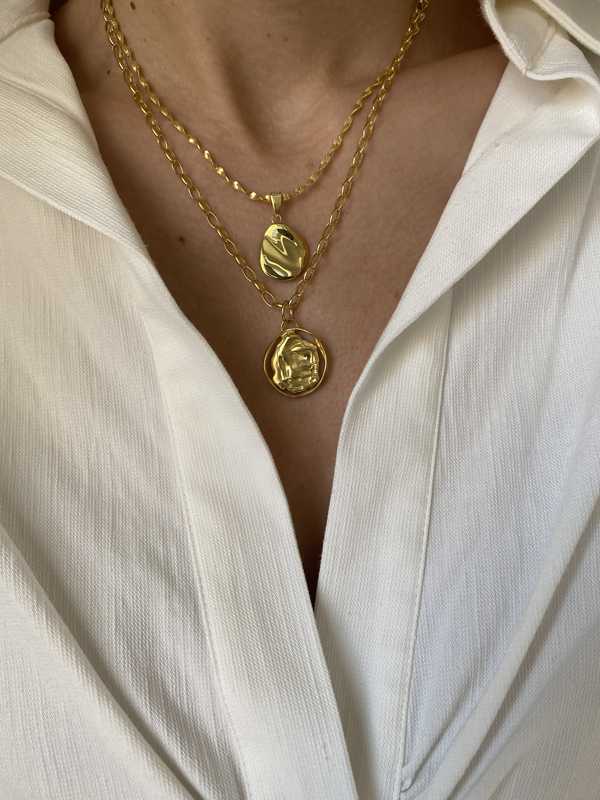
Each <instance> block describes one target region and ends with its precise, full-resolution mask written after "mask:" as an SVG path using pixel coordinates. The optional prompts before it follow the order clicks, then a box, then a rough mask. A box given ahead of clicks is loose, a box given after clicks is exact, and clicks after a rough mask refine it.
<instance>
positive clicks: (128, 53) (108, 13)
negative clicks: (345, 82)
mask: <svg viewBox="0 0 600 800" xmlns="http://www.w3.org/2000/svg"><path fill="white" fill-rule="evenodd" d="M425 5H426V4H425ZM104 19H105V21H106V22H107V23H108V22H109V21H110V24H111V28H112V32H113V35H114V36H115V38H116V39H118V41H119V45H120V46H121V50H122V51H123V54H124V56H125V57H126V58H127V60H128V61H129V65H130V67H131V71H132V72H133V73H135V75H137V79H138V81H139V84H140V86H141V87H142V88H143V89H144V91H146V92H147V94H148V97H149V98H150V100H151V102H152V103H154V105H155V106H156V107H157V108H158V110H159V111H160V113H161V114H162V115H163V116H164V117H166V118H167V119H168V120H169V122H170V123H171V124H172V125H173V126H174V127H175V128H176V129H177V130H178V131H179V132H180V133H182V134H183V135H184V136H185V138H186V139H187V140H188V142H189V143H190V144H191V145H193V146H194V147H196V148H197V149H198V150H199V151H200V152H201V153H202V155H203V156H204V158H205V159H206V160H207V161H208V162H209V163H210V164H211V166H212V167H213V169H214V170H215V172H216V173H217V175H220V177H221V178H223V179H224V180H226V181H227V183H228V184H229V185H230V186H231V187H233V188H234V189H235V190H236V191H237V192H241V193H242V194H244V195H246V197H248V198H250V200H259V201H261V202H263V203H270V202H271V195H270V194H265V195H261V194H259V193H258V192H254V191H251V190H248V189H245V188H244V187H243V186H242V184H241V183H240V182H239V181H236V180H235V179H234V178H232V177H231V176H230V175H228V174H227V172H226V171H225V168H224V167H222V166H221V165H220V164H218V163H217V161H216V160H215V158H214V157H213V155H212V154H211V152H210V151H209V150H208V149H207V148H206V147H204V145H203V144H202V143H201V142H200V141H199V139H198V137H197V136H194V135H193V134H191V133H190V132H189V131H188V130H187V128H186V127H185V126H184V125H183V124H182V123H181V122H179V121H178V120H177V119H175V117H174V116H173V114H172V113H171V112H170V111H169V109H168V108H166V106H165V105H163V103H162V101H161V100H160V98H159V97H158V95H157V94H156V93H155V92H154V90H153V89H152V87H151V86H150V83H149V82H148V80H147V78H146V77H145V76H144V74H143V72H142V70H141V67H140V65H139V64H138V62H137V61H136V59H135V57H134V55H133V52H132V50H131V48H130V47H129V45H128V44H127V41H126V39H125V36H124V35H123V31H122V30H121V27H120V25H119V22H118V20H117V17H116V14H115V10H114V7H113V6H112V4H111V3H105V4H104ZM416 32H418V24H417V29H416V30H415V33H416ZM409 44H410V42H409ZM403 48H404V50H406V37H405V39H404V40H403V42H402V45H401V46H400V50H399V51H398V53H397V54H396V55H395V57H394V58H393V59H392V61H390V63H389V64H388V65H387V67H386V68H385V69H384V71H383V72H382V73H381V75H379V77H378V78H377V79H376V80H375V81H374V82H373V83H372V84H371V85H370V86H367V88H366V89H365V90H364V92H363V93H362V95H361V96H360V97H359V99H358V100H357V101H356V103H355V104H354V108H353V109H352V111H351V113H350V114H349V115H348V116H347V117H346V119H345V120H344V124H343V125H342V130H341V131H340V133H339V134H338V135H337V136H336V138H335V139H334V141H333V144H332V145H331V147H330V148H329V150H328V151H327V153H326V154H325V155H324V156H323V158H322V159H321V163H320V164H319V167H318V169H317V170H316V171H315V172H313V174H312V175H311V176H310V177H309V179H308V180H307V181H306V182H305V183H303V184H301V185H300V186H298V187H297V188H296V189H294V190H293V191H291V192H282V193H281V198H282V200H289V199H290V198H291V197H297V196H298V195H300V194H302V192H303V191H304V190H305V189H307V188H308V187H309V186H312V185H313V184H314V183H316V182H317V181H318V179H319V178H320V176H321V173H322V172H323V170H324V169H325V168H326V167H327V165H328V164H329V162H330V161H331V158H332V156H333V154H334V153H335V151H336V150H337V149H338V148H339V147H340V146H341V144H342V141H343V139H344V135H345V133H346V132H347V131H348V130H349V129H350V128H351V126H352V123H353V122H354V117H355V116H356V114H358V112H359V111H360V110H361V108H362V107H363V105H364V103H365V101H366V100H368V99H369V97H370V96H371V95H372V94H373V92H374V91H375V90H376V89H378V88H379V87H380V86H381V85H382V84H383V82H384V81H385V79H386V77H387V76H388V75H390V73H392V72H393V71H394V69H397V67H396V68H395V67H394V64H395V63H396V61H397V60H398V59H400V61H402V57H403V55H404V53H403Z"/></svg>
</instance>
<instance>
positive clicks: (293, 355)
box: [263, 328, 327, 397]
mask: <svg viewBox="0 0 600 800" xmlns="http://www.w3.org/2000/svg"><path fill="white" fill-rule="evenodd" d="M263 368H264V371H265V375H266V376H267V380H268V381H269V383H270V384H271V386H273V387H274V388H275V389H277V391H278V392H280V393H281V394H285V395H287V396H288V397H303V396H304V395H306V394H310V393H311V392H314V391H315V389H318V388H319V386H320V385H321V383H322V382H323V378H324V377H325V372H326V371H327V354H326V353H325V348H324V347H323V345H322V344H321V342H320V341H319V340H318V339H317V337H316V336H314V335H313V334H312V333H310V331H306V330H304V328H289V329H288V330H285V331H283V332H282V333H280V334H279V336H276V337H275V338H274V339H273V341H272V342H271V344H270V345H269V346H268V347H267V351H266V353H265V357H264V359H263Z"/></svg>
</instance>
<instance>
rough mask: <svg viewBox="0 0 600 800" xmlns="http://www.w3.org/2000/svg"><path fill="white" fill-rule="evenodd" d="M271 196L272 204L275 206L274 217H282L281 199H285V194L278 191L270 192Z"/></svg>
mask: <svg viewBox="0 0 600 800" xmlns="http://www.w3.org/2000/svg"><path fill="white" fill-rule="evenodd" d="M269 198H270V199H271V205H272V206H273V214H274V217H279V219H281V214H280V213H279V212H280V210H281V201H282V200H283V195H282V194H281V193H280V192H277V194H270V195H269Z"/></svg>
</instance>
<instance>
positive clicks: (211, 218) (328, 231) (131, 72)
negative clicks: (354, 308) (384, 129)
mask: <svg viewBox="0 0 600 800" xmlns="http://www.w3.org/2000/svg"><path fill="white" fill-rule="evenodd" d="M428 5H429V0H417V3H416V6H415V9H414V11H413V13H412V16H411V18H410V23H409V26H408V29H407V31H406V34H405V36H404V39H403V41H402V45H401V46H400V50H399V51H398V53H397V55H396V56H395V58H394V60H393V61H392V62H391V63H390V65H389V67H388V68H387V69H386V71H385V72H384V73H383V75H382V76H381V77H382V80H381V84H380V85H379V88H378V91H377V93H376V95H375V99H374V100H373V103H372V105H371V108H370V110H369V113H368V115H367V119H366V122H365V124H364V127H363V130H362V133H361V136H360V139H359V141H358V145H357V148H356V151H355V153H354V155H353V157H352V161H351V163H350V168H349V169H348V172H347V174H346V178H345V180H344V183H343V184H342V188H341V190H340V193H339V194H338V196H337V198H336V200H335V203H334V206H333V210H332V212H331V214H330V215H329V219H328V221H327V224H326V225H325V228H324V229H323V233H322V234H321V238H320V239H319V242H318V244H317V246H316V248H315V250H314V252H313V253H312V255H311V257H310V259H309V262H308V264H307V265H306V267H305V268H304V271H303V273H302V277H301V278H300V280H299V282H298V284H297V286H296V290H295V292H294V294H293V295H292V296H291V297H290V299H289V300H283V301H280V300H277V298H276V297H275V295H274V294H273V293H272V292H270V291H269V290H268V289H267V288H266V287H265V286H264V284H263V283H262V282H261V281H260V280H259V279H258V277H257V275H256V272H255V271H254V269H253V268H252V267H251V266H250V265H249V264H248V262H247V261H246V259H245V258H244V257H243V255H242V254H241V253H240V251H239V249H238V246H237V245H236V243H235V242H234V241H233V239H232V238H231V237H230V236H229V234H228V233H227V230H226V229H225V228H224V227H223V226H222V225H221V223H220V221H219V218H218V216H217V215H216V214H215V212H214V211H213V210H212V209H211V207H210V205H209V204H208V203H207V201H206V200H205V199H204V197H203V195H202V192H201V191H200V189H199V188H198V187H197V186H196V184H195V183H194V182H193V180H192V179H191V178H190V177H189V175H188V174H187V173H186V171H185V169H184V167H183V164H182V163H181V161H180V160H179V159H178V157H177V156H176V155H175V153H174V152H173V150H171V147H170V145H169V142H168V141H167V138H166V136H165V135H164V133H163V131H162V129H161V127H160V126H159V124H158V122H157V120H156V117H155V115H154V113H153V111H152V109H151V108H150V106H148V104H147V103H146V101H145V100H144V95H143V92H142V89H144V90H146V91H147V92H148V95H149V97H150V99H151V100H152V102H153V103H154V105H156V106H157V107H158V108H160V110H161V111H162V113H163V114H164V116H166V117H167V118H168V119H170V121H171V122H172V123H173V124H174V125H175V127H177V125H178V123H176V121H175V120H173V118H172V117H171V116H170V113H169V112H166V109H164V107H163V106H161V104H160V101H159V100H158V98H157V97H156V95H154V98H153V97H152V94H151V90H150V87H149V84H148V83H147V81H145V79H144V78H143V77H142V73H141V71H140V68H139V66H138V65H137V64H136V63H135V62H134V61H133V60H132V59H133V56H132V55H131V50H130V49H129V48H128V47H127V45H126V43H125V40H124V37H123V34H122V33H121V31H120V29H119V23H118V22H117V19H116V17H115V12H114V8H113V5H112V0H100V8H101V10H102V14H103V17H104V23H105V30H106V35H107V37H108V41H109V42H110V44H111V47H112V52H113V55H114V57H115V60H116V62H117V64H118V65H119V68H120V69H121V72H122V74H123V78H124V80H125V83H126V84H127V86H128V87H129V89H130V91H131V93H132V96H133V99H134V100H135V102H136V104H137V106H138V108H139V109H140V111H141V112H142V113H143V114H144V117H145V119H146V123H147V124H148V126H149V128H150V130H151V131H152V133H153V134H154V136H155V138H156V141H157V142H158V145H159V147H160V149H161V150H162V151H163V153H164V154H165V156H166V158H167V159H168V161H169V163H170V164H171V167H172V168H173V171H174V172H175V174H176V175H177V177H178V178H179V179H180V180H181V182H182V183H183V185H184V186H185V187H186V189H187V191H188V194H189V196H190V197H191V199H192V200H193V201H194V202H195V203H196V205H197V206H198V207H199V208H200V210H201V211H202V212H203V214H204V216H205V217H206V220H207V222H208V224H209V225H210V227H211V228H213V229H214V230H215V231H216V233H217V235H218V236H219V238H220V239H221V241H222V242H223V245H224V247H225V250H226V251H227V252H228V253H229V255H230V256H231V257H232V258H233V259H234V260H235V262H236V264H237V265H238V266H239V267H240V269H241V271H242V274H243V276H244V278H246V280H247V281H248V282H249V283H251V284H252V285H253V286H254V288H255V289H256V290H257V291H258V292H260V294H261V296H262V299H263V300H264V302H265V303H266V304H267V305H268V306H269V308H280V309H281V317H282V330H283V328H284V327H285V325H287V324H289V323H290V321H292V322H295V320H294V311H295V309H296V308H297V307H298V304H299V303H300V301H301V299H302V297H303V296H304V294H305V293H306V290H307V289H308V286H309V284H310V282H311V280H312V279H313V277H314V275H315V272H316V270H317V267H318V266H319V264H320V263H321V259H322V258H323V256H324V254H325V251H326V250H327V246H328V244H329V240H330V239H331V237H332V236H333V233H334V231H335V228H336V225H337V224H338V222H339V220H340V217H341V215H342V210H343V208H344V206H345V205H346V203H347V202H348V198H349V197H350V193H351V191H352V187H353V185H354V184H353V181H354V178H355V177H356V173H357V172H358V168H359V167H360V165H361V163H362V160H363V158H364V154H365V150H366V149H367V145H368V144H369V139H370V138H371V136H372V134H373V130H374V126H375V121H376V120H377V116H378V114H379V112H380V110H381V107H382V105H383V101H384V100H385V97H386V95H387V93H388V92H389V90H390V88H391V86H392V82H393V80H394V78H395V76H396V74H397V73H398V70H399V69H400V65H401V64H402V60H403V58H404V56H405V55H406V52H407V51H408V48H409V47H410V45H411V43H412V40H413V39H414V37H415V36H416V35H417V34H418V33H419V31H420V25H421V23H422V22H423V20H424V19H425V10H426V9H427V7H428ZM128 59H130V60H131V68H130V66H129V62H128ZM134 64H135V66H134ZM136 76H137V80H136ZM138 81H139V83H138ZM140 87H141V88H140ZM375 87H376V84H373V87H372V88H373V90H374V89H375ZM369 88H371V87H369ZM371 94H372V92H371ZM368 96H369V95H366V97H368ZM364 99H365V95H363V97H362V98H361V100H363V102H364ZM359 102H360V101H359ZM163 109H164V110H163ZM165 112H166V113H165ZM351 117H352V115H351ZM348 119H350V117H349V118H348ZM181 128H183V126H181ZM178 130H179V128H178ZM181 132H182V133H185V134H186V136H187V132H186V131H185V129H183V130H182V131H181ZM338 138H339V137H338ZM336 141H337V140H336ZM340 143H341V142H340ZM334 149H335V148H334ZM206 152H208V151H206ZM205 157H206V156H205ZM209 160H210V159H209ZM315 174H316V173H315ZM228 180H229V179H228ZM309 183H310V181H309ZM232 185H233V184H232ZM238 185H239V184H238ZM306 185H308V184H306ZM234 188H235V187H234ZM304 188H306V187H304ZM296 191H297V190H296ZM244 193H245V194H247V193H246V192H245V191H244ZM298 193H299V192H298ZM248 196H250V195H248ZM290 196H291V195H290ZM283 197H285V195H283ZM252 199H260V200H266V201H267V202H270V196H268V195H267V196H266V197H265V198H262V197H258V195H257V196H256V197H254V198H252Z"/></svg>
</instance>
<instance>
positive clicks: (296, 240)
mask: <svg viewBox="0 0 600 800" xmlns="http://www.w3.org/2000/svg"><path fill="white" fill-rule="evenodd" d="M270 197H271V203H272V204H273V211H274V212H275V213H274V215H273V219H272V224H271V225H270V226H269V227H268V228H267V230H266V231H265V235H264V236H263V240H262V245H261V248H260V266H261V269H262V271H263V272H264V273H265V275H268V276H269V277H270V278H276V279H277V280H279V281H289V280H291V279H292V278H297V277H298V275H300V273H301V272H302V270H303V269H304V262H305V261H306V257H307V256H308V245H307V244H306V242H305V241H304V239H303V238H302V237H301V236H300V235H299V234H297V233H296V231H293V230H292V229H291V228H288V226H287V225H284V224H283V223H282V222H281V215H280V214H279V210H280V208H281V200H282V196H281V195H280V194H272V195H270Z"/></svg>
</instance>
